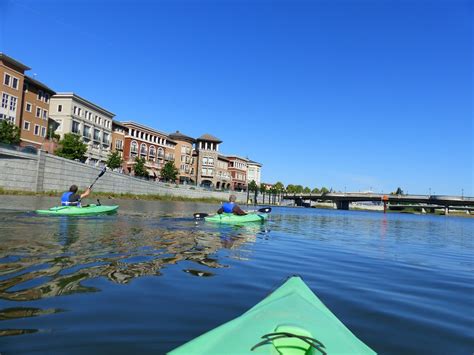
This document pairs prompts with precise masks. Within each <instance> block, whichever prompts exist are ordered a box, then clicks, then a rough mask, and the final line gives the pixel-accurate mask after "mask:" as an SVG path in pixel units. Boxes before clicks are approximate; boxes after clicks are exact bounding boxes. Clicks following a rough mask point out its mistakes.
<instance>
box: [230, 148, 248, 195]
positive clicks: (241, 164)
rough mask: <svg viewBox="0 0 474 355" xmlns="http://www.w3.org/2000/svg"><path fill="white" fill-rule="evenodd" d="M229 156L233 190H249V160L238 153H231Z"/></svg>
mask: <svg viewBox="0 0 474 355" xmlns="http://www.w3.org/2000/svg"><path fill="white" fill-rule="evenodd" d="M227 158H228V159H229V172H230V176H231V178H232V181H231V188H232V190H237V191H247V186H248V185H247V164H248V162H249V160H248V159H246V158H242V157H239V156H237V155H229V156H227Z"/></svg>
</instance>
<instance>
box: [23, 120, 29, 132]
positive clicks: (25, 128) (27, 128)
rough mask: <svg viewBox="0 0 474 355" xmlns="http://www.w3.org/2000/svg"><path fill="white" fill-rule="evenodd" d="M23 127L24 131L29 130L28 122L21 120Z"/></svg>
mask: <svg viewBox="0 0 474 355" xmlns="http://www.w3.org/2000/svg"><path fill="white" fill-rule="evenodd" d="M23 129H24V130H25V131H29V130H30V122H28V121H25V122H23Z"/></svg>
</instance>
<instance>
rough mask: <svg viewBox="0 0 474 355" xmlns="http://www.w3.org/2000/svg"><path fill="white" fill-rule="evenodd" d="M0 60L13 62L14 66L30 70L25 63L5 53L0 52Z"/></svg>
mask: <svg viewBox="0 0 474 355" xmlns="http://www.w3.org/2000/svg"><path fill="white" fill-rule="evenodd" d="M0 60H1V61H5V62H8V63H10V64H13V65H14V66H16V67H18V68H20V69H21V70H23V71H25V70H30V69H31V68H30V67H27V66H26V65H25V64H23V63H20V62H19V61H17V60H15V59H13V58H12V57H9V56H7V55H6V54H5V53H2V52H0Z"/></svg>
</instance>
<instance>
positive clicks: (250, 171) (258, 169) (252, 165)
mask: <svg viewBox="0 0 474 355" xmlns="http://www.w3.org/2000/svg"><path fill="white" fill-rule="evenodd" d="M261 177H262V164H260V163H257V162H256V161H253V160H249V161H248V162H247V184H249V183H250V182H251V181H252V180H253V181H255V182H256V184H257V186H260V183H261V181H262V179H261Z"/></svg>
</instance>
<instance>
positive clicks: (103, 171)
mask: <svg viewBox="0 0 474 355" xmlns="http://www.w3.org/2000/svg"><path fill="white" fill-rule="evenodd" d="M106 170H107V168H106V167H105V166H104V168H103V169H102V171H101V172H100V174H99V176H98V177H97V178H100V177H101V176H102V175H104V174H105V171H106Z"/></svg>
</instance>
